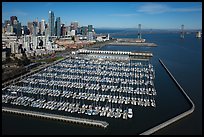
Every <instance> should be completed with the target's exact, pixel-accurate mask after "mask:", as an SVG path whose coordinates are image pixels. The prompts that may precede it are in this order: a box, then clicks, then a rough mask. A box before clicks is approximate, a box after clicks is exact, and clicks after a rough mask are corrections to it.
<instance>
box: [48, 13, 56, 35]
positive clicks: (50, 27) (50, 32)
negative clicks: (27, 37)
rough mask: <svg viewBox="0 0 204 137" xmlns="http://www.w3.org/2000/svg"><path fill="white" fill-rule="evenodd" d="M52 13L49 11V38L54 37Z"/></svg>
mask: <svg viewBox="0 0 204 137" xmlns="http://www.w3.org/2000/svg"><path fill="white" fill-rule="evenodd" d="M54 18H55V17H54V12H53V11H49V19H48V20H49V24H48V31H49V33H48V34H49V36H54V34H55V28H54Z"/></svg>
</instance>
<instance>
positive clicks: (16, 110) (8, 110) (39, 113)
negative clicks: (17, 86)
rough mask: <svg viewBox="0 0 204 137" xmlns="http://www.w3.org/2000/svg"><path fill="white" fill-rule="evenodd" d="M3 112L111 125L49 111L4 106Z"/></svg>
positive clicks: (102, 125)
mask: <svg viewBox="0 0 204 137" xmlns="http://www.w3.org/2000/svg"><path fill="white" fill-rule="evenodd" d="M2 112H8V113H15V114H20V115H26V116H33V117H39V118H45V119H52V120H60V121H64V122H71V123H79V124H86V125H91V126H97V127H102V128H107V126H108V125H109V124H108V123H107V122H105V121H99V120H92V119H85V118H78V117H70V116H62V115H56V114H48V113H43V112H35V111H29V110H23V109H16V108H7V107H2Z"/></svg>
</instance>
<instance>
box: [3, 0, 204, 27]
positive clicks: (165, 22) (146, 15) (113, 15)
mask: <svg viewBox="0 0 204 137" xmlns="http://www.w3.org/2000/svg"><path fill="white" fill-rule="evenodd" d="M49 10H52V11H53V12H54V16H55V19H56V17H60V18H61V22H62V23H64V24H65V25H69V24H70V23H71V21H78V22H79V25H80V26H86V25H93V26H94V27H95V28H137V27H138V24H141V25H142V28H144V29H180V28H181V25H182V24H184V28H186V29H202V2H2V22H4V20H8V19H10V16H17V18H18V20H19V22H21V23H22V25H27V22H28V21H34V20H35V19H36V18H38V21H41V20H42V19H44V20H45V21H46V22H48V12H49Z"/></svg>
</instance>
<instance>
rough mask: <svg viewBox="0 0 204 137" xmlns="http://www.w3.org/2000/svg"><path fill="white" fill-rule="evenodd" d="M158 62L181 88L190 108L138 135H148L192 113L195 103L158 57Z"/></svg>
mask: <svg viewBox="0 0 204 137" xmlns="http://www.w3.org/2000/svg"><path fill="white" fill-rule="evenodd" d="M159 62H160V63H161V64H162V66H163V67H164V69H165V70H166V71H167V73H168V74H169V76H170V77H171V78H172V79H173V81H174V82H175V84H176V85H177V86H178V88H179V89H180V90H181V92H182V94H183V95H184V96H185V98H186V99H187V100H188V101H189V103H190V104H191V108H190V109H189V110H187V111H185V112H183V113H181V114H179V115H177V116H175V117H173V118H171V119H169V120H167V121H165V122H163V123H161V124H159V125H157V126H155V127H153V128H151V129H149V130H147V131H145V132H143V133H141V134H140V135H150V134H152V133H154V132H156V131H158V130H160V129H162V128H164V127H166V126H168V125H170V124H172V123H174V122H176V121H178V120H180V119H182V118H184V117H186V116H188V115H190V114H191V113H193V111H194V109H195V105H194V103H193V101H192V100H191V99H190V97H189V96H188V95H187V94H186V92H185V91H184V90H183V88H182V87H181V86H180V84H179V83H178V82H177V80H176V79H175V78H174V76H173V75H172V74H171V72H170V71H169V70H168V69H167V67H166V66H165V65H164V63H163V62H162V60H161V59H159Z"/></svg>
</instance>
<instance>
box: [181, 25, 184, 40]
mask: <svg viewBox="0 0 204 137" xmlns="http://www.w3.org/2000/svg"><path fill="white" fill-rule="evenodd" d="M181 38H182V39H183V38H184V25H181Z"/></svg>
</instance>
